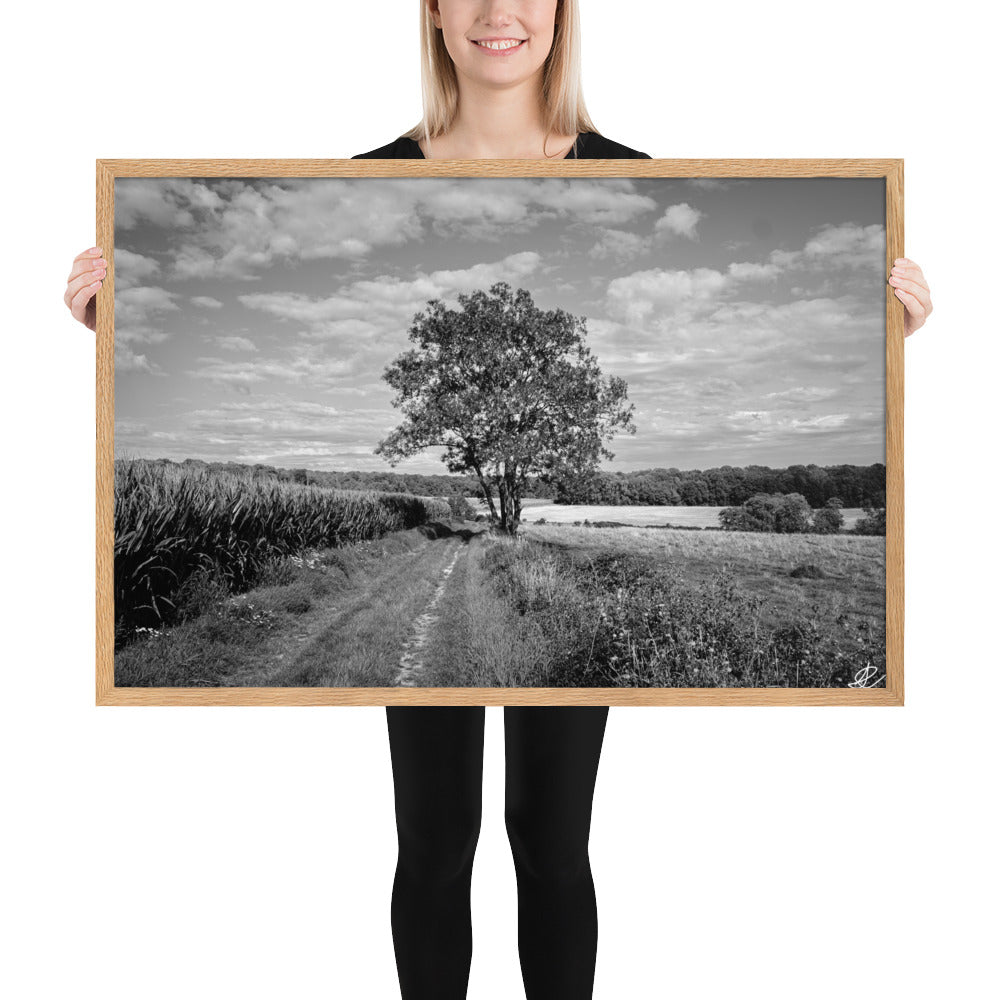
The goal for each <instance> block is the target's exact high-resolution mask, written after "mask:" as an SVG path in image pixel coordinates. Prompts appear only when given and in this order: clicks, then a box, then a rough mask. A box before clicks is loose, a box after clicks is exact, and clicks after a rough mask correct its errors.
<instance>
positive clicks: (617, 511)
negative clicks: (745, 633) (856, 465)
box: [477, 498, 864, 530]
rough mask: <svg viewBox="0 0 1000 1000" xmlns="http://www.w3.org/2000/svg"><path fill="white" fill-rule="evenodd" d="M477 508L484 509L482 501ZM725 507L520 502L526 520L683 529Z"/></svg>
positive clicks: (704, 522) (854, 511) (848, 511)
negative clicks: (608, 522) (611, 522)
mask: <svg viewBox="0 0 1000 1000" xmlns="http://www.w3.org/2000/svg"><path fill="white" fill-rule="evenodd" d="M477 503H478V508H477V509H478V510H479V511H481V512H482V513H486V512H487V508H486V505H485V504H484V503H483V502H482V500H479V501H477ZM725 509H726V508H725V507H661V506H655V507H616V506H600V505H596V504H595V505H587V504H556V503H551V502H550V501H549V500H546V499H544V498H532V499H526V500H523V501H522V512H521V520H522V521H524V522H526V523H534V522H537V521H538V520H539V519H540V518H544V520H545V521H546V523H548V524H572V523H573V522H574V521H591V522H593V521H618V522H620V523H622V524H633V525H638V526H646V525H650V526H654V527H655V526H666V525H677V526H678V527H682V528H718V527H719V511H722V510H725ZM841 513H842V514H843V515H844V528H845V530H850V528H852V527H853V526H854V522H855V521H857V520H858V518H859V517H862V516H863V515H864V511H863V510H861V509H859V508H856V507H851V508H844V509H843V510H842V511H841Z"/></svg>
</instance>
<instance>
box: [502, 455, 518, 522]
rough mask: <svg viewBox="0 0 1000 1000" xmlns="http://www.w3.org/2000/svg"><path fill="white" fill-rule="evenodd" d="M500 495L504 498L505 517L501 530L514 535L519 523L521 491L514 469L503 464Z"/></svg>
mask: <svg viewBox="0 0 1000 1000" xmlns="http://www.w3.org/2000/svg"><path fill="white" fill-rule="evenodd" d="M500 495H501V497H504V496H506V515H505V517H504V522H503V528H504V530H505V531H506V532H507V534H508V535H516V534H517V528H518V524H519V523H520V521H521V490H520V486H519V484H518V481H517V474H516V471H515V469H512V468H511V467H510V466H509V465H507V463H504V472H503V479H501V481H500Z"/></svg>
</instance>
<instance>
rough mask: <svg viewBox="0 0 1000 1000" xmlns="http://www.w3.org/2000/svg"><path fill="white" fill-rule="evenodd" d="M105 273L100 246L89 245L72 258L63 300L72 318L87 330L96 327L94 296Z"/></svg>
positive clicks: (105, 262) (104, 262)
mask: <svg viewBox="0 0 1000 1000" xmlns="http://www.w3.org/2000/svg"><path fill="white" fill-rule="evenodd" d="M107 273H108V262H107V261H106V260H104V258H103V257H101V248H100V247H91V248H90V249H89V250H84V251H83V253H78V254H77V255H76V256H75V257H74V258H73V267H72V268H71V269H70V272H69V278H68V280H67V282H66V294H65V295H64V296H63V301H64V302H65V303H66V305H67V306H68V307H69V311H70V312H71V313H72V314H73V318H74V319H78V320H79V321H80V322H81V323H83V325H84V326H86V327H87V329H88V330H96V329H97V302H96V300H95V299H94V296H95V295H96V294H97V289H98V288H100V287H101V282H102V281H103V280H104V276H105V275H106V274H107Z"/></svg>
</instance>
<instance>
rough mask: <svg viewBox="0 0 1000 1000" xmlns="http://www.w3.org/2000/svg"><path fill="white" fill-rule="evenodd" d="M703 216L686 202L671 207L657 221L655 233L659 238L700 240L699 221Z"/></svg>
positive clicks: (654, 228)
mask: <svg viewBox="0 0 1000 1000" xmlns="http://www.w3.org/2000/svg"><path fill="white" fill-rule="evenodd" d="M703 214H704V213H703V212H701V211H699V210H698V209H697V208H692V207H691V206H690V205H689V204H688V203H687V202H686V201H685V202H681V203H680V204H679V205H671V206H670V207H669V208H668V209H667V210H666V211H665V212H664V213H663V215H662V216H661V217H660V218H659V219H657V220H656V225H655V226H654V227H653V231H654V232H655V233H656V235H657V236H662V235H666V236H671V235H672V236H685V237H687V238H688V239H689V240H696V239H697V238H698V232H697V226H698V221H699V220H700V219H701V217H702V215H703Z"/></svg>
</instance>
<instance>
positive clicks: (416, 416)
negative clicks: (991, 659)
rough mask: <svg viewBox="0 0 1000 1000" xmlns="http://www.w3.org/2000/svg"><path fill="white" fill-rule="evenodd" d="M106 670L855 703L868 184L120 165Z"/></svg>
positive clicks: (865, 426)
mask: <svg viewBox="0 0 1000 1000" xmlns="http://www.w3.org/2000/svg"><path fill="white" fill-rule="evenodd" d="M113 264H114V474H113V475H114V683H115V686H116V687H135V688H148V687H170V688H186V687H208V688H232V687H254V688H288V687H294V688H303V687H306V688H309V687H312V688H365V689H386V688H393V687H403V688H504V689H519V688H525V689H530V688H637V689H638V688H704V689H709V688H781V689H787V688H810V689H816V688H839V689H847V688H859V687H863V688H878V687H883V688H884V687H885V684H886V296H887V286H886V280H885V267H886V196H885V182H884V179H882V178H878V177H745V176H743V177H736V176H733V177H725V176H719V177H715V176H712V177H709V176H704V177H643V176H620V177H614V176H610V177H609V176H596V177H587V176H566V177H561V176H542V177H523V176H511V177H475V176H456V177H447V176H336V177H291V176H280V177H257V176H253V177H240V176H232V177H181V176H168V177H117V178H116V179H115V182H114V257H113Z"/></svg>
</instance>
